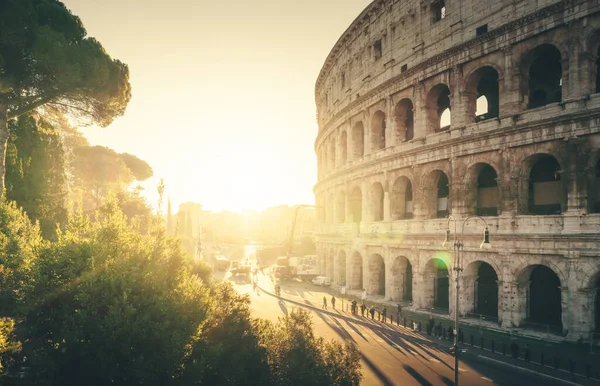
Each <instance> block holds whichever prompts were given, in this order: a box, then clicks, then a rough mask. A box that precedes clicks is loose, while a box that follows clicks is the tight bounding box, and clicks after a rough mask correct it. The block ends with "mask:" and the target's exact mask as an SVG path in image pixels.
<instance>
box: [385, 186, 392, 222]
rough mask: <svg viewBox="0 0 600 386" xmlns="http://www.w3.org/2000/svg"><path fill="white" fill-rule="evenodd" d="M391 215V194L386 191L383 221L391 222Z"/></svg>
mask: <svg viewBox="0 0 600 386" xmlns="http://www.w3.org/2000/svg"><path fill="white" fill-rule="evenodd" d="M390 213H391V211H390V193H389V192H388V191H385V192H383V221H391V219H392V218H391V215H390Z"/></svg>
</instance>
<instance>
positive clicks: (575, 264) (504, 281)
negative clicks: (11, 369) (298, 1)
mask: <svg viewBox="0 0 600 386" xmlns="http://www.w3.org/2000/svg"><path fill="white" fill-rule="evenodd" d="M599 47H600V5H599V3H598V2H597V1H582V0H573V1H556V0H554V1H553V0H538V1H522V0H511V1H507V0H500V1H490V0H463V1H459V0H447V1H445V2H444V1H431V0H421V1H415V0H406V1H398V0H376V1H374V2H372V3H371V4H370V5H369V6H368V7H367V8H366V9H365V10H364V11H363V12H362V13H361V14H360V15H359V16H358V18H357V19H356V20H355V21H354V22H353V23H352V25H351V26H350V27H349V28H348V29H347V30H346V31H345V32H344V34H343V35H342V37H341V38H340V39H339V41H338V42H337V43H336V45H335V46H334V48H333V50H332V51H331V53H330V54H329V56H328V58H327V60H326V62H325V64H324V66H323V68H322V70H321V73H320V75H319V77H318V80H317V83H316V91H315V97H316V103H317V120H318V123H319V133H318V136H317V139H316V141H315V151H316V154H317V157H318V176H319V180H318V183H317V184H316V186H315V188H314V193H315V197H316V202H317V205H318V206H319V207H320V209H319V211H318V218H319V230H318V235H317V248H318V251H319V256H320V257H321V259H322V270H323V273H324V274H326V275H328V276H330V277H331V278H332V279H333V280H334V282H335V283H337V284H340V285H342V284H343V285H346V286H347V287H350V288H354V289H359V290H360V289H365V290H366V291H367V293H368V294H372V295H379V296H381V297H382V298H385V299H386V300H389V299H391V300H394V301H396V300H402V299H404V300H407V301H409V300H410V301H412V303H413V307H415V308H417V309H429V308H431V307H439V308H441V309H447V310H448V312H449V313H453V312H454V310H453V309H454V307H453V304H454V300H453V299H454V291H455V290H454V283H453V278H454V275H455V273H454V271H453V266H454V265H455V263H456V258H455V257H456V254H455V252H454V251H453V250H451V249H450V250H448V249H447V248H442V246H441V244H442V241H443V238H444V236H445V231H446V229H447V228H448V225H450V229H451V237H454V236H456V235H457V234H458V239H459V240H460V241H462V243H463V245H464V249H461V253H460V261H459V262H458V264H459V266H460V267H461V268H462V269H463V271H462V273H461V277H460V283H459V284H460V290H459V291H460V293H459V297H460V305H459V312H460V314H463V315H467V314H469V313H475V314H477V313H480V314H483V315H487V316H490V317H492V318H497V319H498V322H499V324H500V325H501V326H506V327H509V326H510V327H515V326H516V327H522V328H530V327H533V328H539V327H540V326H544V325H549V326H552V327H553V328H554V327H557V330H558V332H559V333H560V332H562V336H564V337H565V338H566V339H573V340H576V339H579V338H580V337H583V338H584V339H587V338H588V337H589V336H590V335H591V334H592V333H593V332H594V331H597V332H600V316H599V315H600V313H599V312H598V308H599V307H600V306H599V304H600V300H599V299H598V298H600V296H599V295H598V291H599V287H600V251H599V249H600V248H599V247H600V234H599V232H600V161H599V160H600V81H598V80H597V78H598V77H597V75H598V74H599V71H598V69H599V68H600V64H599V63H600V61H599V59H598V57H599V52H600V51H599ZM598 76H600V75H598ZM448 215H452V218H454V219H456V224H455V223H454V221H453V220H449V219H448ZM475 215H479V216H482V217H481V218H470V219H469V221H467V222H466V223H463V221H462V220H463V219H466V218H467V217H469V216H475ZM482 219H483V220H484V221H485V222H486V223H487V226H488V229H489V231H490V235H491V236H490V237H491V243H492V246H493V248H492V249H491V250H481V249H479V244H480V243H481V238H482V235H483V229H484V222H483V221H482Z"/></svg>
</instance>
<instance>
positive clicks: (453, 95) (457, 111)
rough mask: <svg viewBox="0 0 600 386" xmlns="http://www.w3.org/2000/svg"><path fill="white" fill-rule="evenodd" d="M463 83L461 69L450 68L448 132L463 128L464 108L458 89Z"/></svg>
mask: <svg viewBox="0 0 600 386" xmlns="http://www.w3.org/2000/svg"><path fill="white" fill-rule="evenodd" d="M462 82H463V77H462V69H461V68H460V67H458V66H455V67H453V68H452V73H451V74H450V82H449V83H450V84H449V85H448V87H450V114H451V117H452V120H451V122H450V130H456V129H460V128H463V127H465V113H464V112H465V107H464V105H463V103H462V102H463V101H462V99H461V96H460V87H461V85H462Z"/></svg>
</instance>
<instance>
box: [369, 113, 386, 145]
mask: <svg viewBox="0 0 600 386" xmlns="http://www.w3.org/2000/svg"><path fill="white" fill-rule="evenodd" d="M385 129H386V122H385V113H384V112H383V111H381V110H377V111H376V112H375V114H373V117H372V118H371V151H377V150H381V149H385V147H386V143H385V134H386V133H385V131H386V130H385Z"/></svg>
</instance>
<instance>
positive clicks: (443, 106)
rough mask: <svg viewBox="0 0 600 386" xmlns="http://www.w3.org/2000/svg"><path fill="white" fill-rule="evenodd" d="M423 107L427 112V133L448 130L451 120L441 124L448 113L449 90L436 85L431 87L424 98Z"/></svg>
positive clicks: (440, 84) (441, 85)
mask: <svg viewBox="0 0 600 386" xmlns="http://www.w3.org/2000/svg"><path fill="white" fill-rule="evenodd" d="M425 107H426V110H427V126H428V132H429V133H437V132H439V131H445V130H448V129H449V128H450V125H451V118H450V120H449V122H443V125H442V118H443V116H444V115H445V114H446V113H447V112H449V111H450V107H451V106H450V88H449V87H448V86H447V85H445V84H443V83H438V84H437V85H435V86H433V87H432V88H431V89H430V90H429V92H428V93H427V97H426V98H425Z"/></svg>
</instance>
